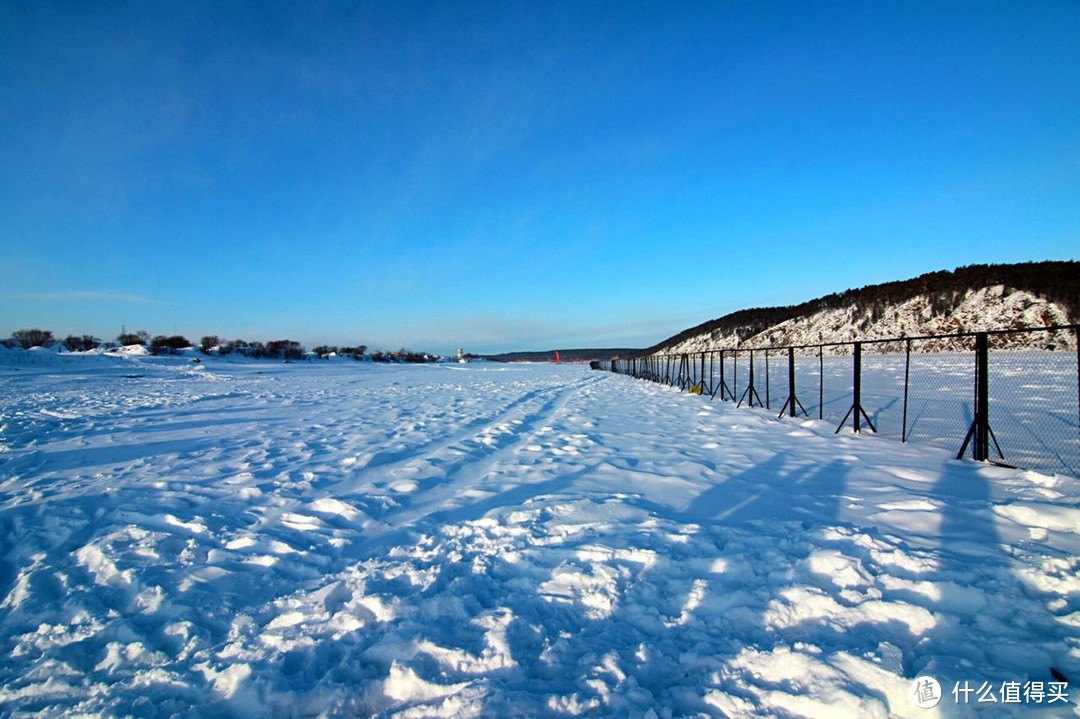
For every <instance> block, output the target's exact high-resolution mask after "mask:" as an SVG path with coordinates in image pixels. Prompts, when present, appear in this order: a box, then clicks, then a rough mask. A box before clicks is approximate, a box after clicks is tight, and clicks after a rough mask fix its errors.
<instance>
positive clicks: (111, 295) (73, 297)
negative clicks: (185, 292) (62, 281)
mask: <svg viewBox="0 0 1080 719" xmlns="http://www.w3.org/2000/svg"><path fill="white" fill-rule="evenodd" d="M12 297H13V298H14V299H17V300H32V301H40V302H84V301H91V302H132V303H136V304H143V305H169V304H172V303H171V302H166V301H164V300H155V299H153V298H151V297H141V296H139V295H129V294H126V293H123V292H93V291H90V290H67V291H64V292H22V293H19V294H15V295H12Z"/></svg>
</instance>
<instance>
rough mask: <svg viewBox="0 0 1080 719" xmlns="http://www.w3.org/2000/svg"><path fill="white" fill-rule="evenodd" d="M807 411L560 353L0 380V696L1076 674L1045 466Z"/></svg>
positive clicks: (88, 707) (837, 692)
mask: <svg viewBox="0 0 1080 719" xmlns="http://www.w3.org/2000/svg"><path fill="white" fill-rule="evenodd" d="M833 429H834V425H833V424H832V423H830V422H829V421H828V420H826V421H825V422H817V421H809V420H801V419H800V420H796V421H791V420H790V419H785V420H783V421H780V422H778V421H776V420H775V415H774V414H773V415H770V414H769V413H767V412H763V411H762V412H758V411H751V410H747V409H745V408H743V409H738V410H736V409H735V408H734V406H733V405H731V404H730V403H719V402H714V403H709V402H707V401H705V400H703V399H702V398H701V397H695V396H691V395H686V394H683V393H680V392H678V391H676V390H674V389H671V388H667V387H662V386H658V385H654V384H651V383H646V382H640V381H635V380H632V379H630V378H627V377H623V376H617V375H611V374H609V373H599V372H592V373H590V372H588V371H587V370H585V369H583V368H582V367H581V366H549V365H513V366H498V365H488V364H472V365H466V366H461V365H442V366H386V367H381V366H370V365H349V364H342V365H328V366H307V365H295V366H294V365H275V364H271V363H249V364H236V365H234V364H229V363H226V362H217V361H208V362H205V363H204V364H203V365H201V366H200V367H194V366H192V365H190V364H183V363H180V362H176V361H174V362H172V363H169V362H159V361H156V360H151V358H145V359H141V358H127V359H125V360H124V361H123V362H111V361H110V362H90V361H87V363H85V366H83V365H74V366H73V365H68V366H62V367H56V366H51V367H50V366H47V365H45V366H42V367H37V368H35V367H30V366H26V365H22V366H20V369H19V371H14V368H13V367H11V366H10V365H9V366H8V367H6V368H0V455H2V456H0V459H2V460H3V461H2V467H0V525H2V527H3V546H2V547H0V552H2V557H0V559H2V561H0V597H2V600H0V642H2V647H3V650H4V652H5V656H6V657H7V659H6V660H5V661H4V663H3V664H2V665H0V713H3V714H10V715H20V714H31V713H35V714H42V715H46V716H49V715H70V714H80V713H87V714H109V715H127V714H131V715H138V716H169V715H172V714H179V715H180V716H194V715H196V714H197V715H200V716H250V715H268V716H303V715H319V714H322V715H327V716H352V715H357V714H361V715H367V714H378V715H381V716H430V715H447V716H469V715H490V716H496V715H497V716H505V715H553V716H558V715H563V714H576V713H586V712H587V713H590V714H596V715H617V716H627V715H630V716H633V715H637V716H651V715H654V714H655V715H656V716H686V715H691V716H724V715H728V716H743V715H751V714H759V715H766V716H768V715H772V716H823V717H824V716H829V717H834V716H840V715H860V716H882V717H884V716H916V715H918V716H935V714H937V715H944V716H947V715H950V713H957V711H958V710H959V709H961V708H959V707H955V706H952V707H950V706H949V703H950V702H951V695H950V699H949V700H947V701H946V702H943V703H942V704H941V705H939V707H938V708H936V709H934V710H919V709H918V708H916V707H915V705H914V704H913V703H912V702H911V700H910V699H909V697H908V690H909V687H910V685H911V681H912V680H913V679H914V678H915V677H916V676H919V675H920V674H932V675H933V676H935V677H936V678H937V679H938V680H939V681H940V682H941V685H942V687H943V688H945V690H946V692H948V690H949V689H951V687H952V686H953V684H954V682H956V681H963V680H967V681H969V682H971V683H973V684H976V686H977V685H978V683H981V682H983V681H991V682H994V683H996V684H1000V683H1001V682H1003V681H1020V682H1023V681H1026V680H1029V679H1030V680H1036V681H1046V682H1049V681H1053V678H1052V677H1051V674H1050V671H1051V668H1054V669H1056V670H1057V671H1058V672H1060V673H1063V674H1064V675H1065V676H1067V677H1069V678H1070V680H1071V681H1073V682H1075V681H1076V679H1075V677H1077V676H1080V639H1078V637H1080V611H1078V610H1080V579H1078V569H1080V560H1078V559H1077V557H1078V556H1080V536H1078V531H1080V501H1078V500H1080V492H1078V484H1077V480H1076V479H1074V478H1071V477H1067V476H1059V475H1043V474H1038V473H1035V472H1030V471H1019V470H1009V469H1003V468H999V467H993V466H980V465H976V464H974V463H970V462H966V461H960V462H958V461H955V460H953V459H951V458H950V454H949V452H947V451H941V450H937V449H933V448H927V447H917V446H911V445H908V446H904V445H900V444H898V443H895V442H892V441H889V440H885V439H883V438H877V437H873V436H866V435H863V436H853V435H850V434H841V435H839V436H833V434H832V431H833ZM1070 688H1071V685H1070ZM1070 702H1071V703H1070V704H1069V705H1068V706H1067V707H1065V706H1063V705H1062V704H1060V703H1059V704H1057V705H1055V706H1054V707H1043V709H1044V710H1045V711H1048V712H1049V713H1051V714H1056V715H1060V714H1063V713H1072V712H1075V710H1076V697H1075V690H1073V697H1072V698H1071V699H1070ZM994 709H995V711H996V712H997V713H1004V714H1009V713H1015V714H1017V715H1019V714H1025V715H1026V714H1030V713H1032V712H1033V711H1034V710H1035V709H1036V708H1035V707H1033V706H1030V705H1027V706H1025V705H1023V704H1021V705H1016V706H1013V705H1002V704H998V705H996V706H995V707H994Z"/></svg>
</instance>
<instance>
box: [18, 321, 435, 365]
mask: <svg viewBox="0 0 1080 719" xmlns="http://www.w3.org/2000/svg"><path fill="white" fill-rule="evenodd" d="M4 344H5V345H7V346H10V347H22V348H23V349H30V348H31V347H51V346H53V345H55V344H57V340H56V338H55V337H53V333H52V332H51V331H49V330H42V329H23V330H17V331H15V332H12V334H11V339H9V340H7V341H6V342H4ZM60 344H62V345H63V347H64V348H65V349H67V350H68V351H69V352H86V351H89V350H93V349H98V348H99V347H101V346H102V345H106V346H108V347H118V346H130V345H141V346H143V347H146V348H147V349H148V350H149V351H150V352H151V353H153V354H154V355H173V354H179V352H180V351H181V350H184V349H187V348H189V347H194V346H195V344H194V343H193V342H191V341H190V340H189V339H188V338H187V337H184V336H183V335H171V336H166V335H157V336H155V337H151V336H150V334H149V333H148V332H146V331H145V330H139V331H138V332H123V333H121V334H120V335H118V336H117V338H116V342H115V343H103V342H102V340H100V339H99V338H97V337H94V336H93V335H81V336H76V335H70V336H68V337H67V338H65V339H64V340H62V341H61V342H60ZM198 347H199V350H200V351H201V352H202V353H203V354H204V355H211V354H218V355H220V356H227V355H231V354H236V355H240V356H243V357H248V358H250V359H283V360H302V359H305V358H306V356H307V350H306V349H304V346H303V345H302V344H300V343H299V342H296V341H293V340H274V341H272V342H267V343H265V344H264V343H262V342H248V341H246V340H241V339H235V340H222V339H221V338H219V337H218V336H217V335H207V336H205V337H203V338H201V340H200V341H199V344H198ZM367 351H368V348H367V345H357V346H355V347H337V346H330V345H319V346H318V347H316V348H315V349H313V350H312V353H313V354H314V355H315V356H317V357H319V358H320V359H329V358H330V356H331V355H337V356H341V357H351V358H352V359H354V360H362V359H364V358H365V356H366V357H367V358H369V359H371V360H372V361H375V362H432V361H435V360H437V359H441V358H440V357H439V355H432V354H427V353H423V352H413V351H412V350H409V349H405V348H402V349H400V350H398V351H397V352H382V351H378V352H373V353H371V354H370V355H369V354H367Z"/></svg>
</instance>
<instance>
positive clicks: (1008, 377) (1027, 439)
mask: <svg viewBox="0 0 1080 719" xmlns="http://www.w3.org/2000/svg"><path fill="white" fill-rule="evenodd" d="M988 340H989V358H988V359H989V361H988V365H989V366H988V373H987V374H988V376H987V380H988V384H989V400H990V401H989V408H990V409H989V423H990V432H991V446H990V457H991V458H992V459H999V458H1001V457H1000V455H999V454H998V450H999V449H1000V451H1001V454H1002V455H1004V457H1003V461H1004V462H1006V463H1008V464H1013V465H1017V466H1021V467H1028V468H1030V469H1036V470H1042V471H1047V472H1061V473H1065V474H1070V475H1073V476H1080V434H1078V433H1080V416H1078V413H1080V404H1078V403H1080V388H1078V385H1077V352H1076V340H1077V338H1076V334H1075V331H1074V330H1058V331H1053V332H1046V331H1041V332H1026V333H1022V334H1020V333H1015V334H1000V335H990V337H989V338H988ZM1032 346H1034V347H1035V348H1036V349H1031V347H1032ZM1018 347H1025V349H1018ZM995 441H996V443H995Z"/></svg>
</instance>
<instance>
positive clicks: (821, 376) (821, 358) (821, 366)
mask: <svg viewBox="0 0 1080 719" xmlns="http://www.w3.org/2000/svg"><path fill="white" fill-rule="evenodd" d="M817 352H818V355H817V361H818V386H817V393H818V399H817V418H818V419H825V347H824V345H819V346H818V348H817Z"/></svg>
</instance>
